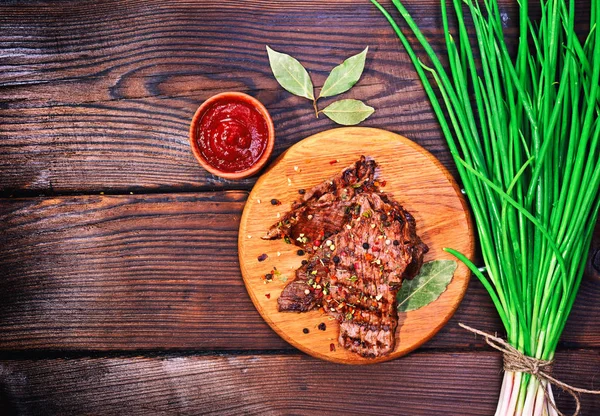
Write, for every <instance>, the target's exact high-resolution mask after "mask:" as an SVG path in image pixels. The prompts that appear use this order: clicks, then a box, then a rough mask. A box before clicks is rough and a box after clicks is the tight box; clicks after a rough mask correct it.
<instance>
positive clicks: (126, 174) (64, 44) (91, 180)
mask: <svg viewBox="0 0 600 416" xmlns="http://www.w3.org/2000/svg"><path fill="white" fill-rule="evenodd" d="M410 3H412V4H410ZM501 3H502V5H503V8H505V9H506V10H504V9H503V11H506V12H507V13H508V14H509V15H511V13H512V12H511V7H509V5H510V4H512V2H511V1H509V0H503V1H502V2H501ZM62 4H63V5H62V6H57V3H48V4H47V3H43V2H30V3H21V2H17V3H13V2H9V3H6V2H3V3H2V4H0V24H1V26H2V28H3V30H2V33H1V34H0V56H2V60H1V62H0V103H1V104H0V172H1V174H2V181H0V192H2V193H3V194H6V195H9V194H11V193H28V194H39V193H74V192H82V191H85V192H98V191H111V192H122V191H129V190H135V191H136V192H138V191H142V190H144V189H150V190H163V191H164V190H167V189H168V190H171V191H173V190H175V191H176V190H179V191H181V190H204V189H213V190H214V189H232V188H241V189H250V187H251V185H252V183H253V180H251V179H250V180H245V181H242V182H230V181H226V180H222V179H219V178H217V177H214V176H212V175H210V174H208V173H207V172H206V171H204V170H203V169H202V168H201V167H200V166H199V165H198V163H197V162H196V161H195V160H194V158H193V157H192V155H191V152H190V148H189V144H188V140H187V130H188V126H189V122H190V120H191V118H192V115H193V114H194V111H195V110H196V108H197V107H198V105H199V104H200V103H202V102H203V101H204V100H205V99H207V98H208V97H209V96H211V95H213V94H215V93H218V92H222V91H227V90H236V91H242V92H246V93H249V94H251V95H253V96H255V97H256V98H258V99H259V100H261V101H262V102H263V103H264V104H265V106H266V107H267V109H268V110H269V111H270V112H271V114H272V116H273V120H274V122H275V128H276V132H277V140H276V146H275V151H274V154H273V157H276V156H277V155H279V154H280V153H281V152H282V151H283V150H285V149H287V148H288V147H289V146H290V145H291V144H293V143H295V142H297V141H299V140H300V139H302V138H304V137H307V136H309V135H311V134H314V133H317V132H318V131H321V130H324V129H326V128H331V127H333V126H334V124H333V123H332V122H331V121H329V120H328V119H327V118H326V117H320V118H319V119H315V117H314V113H313V111H312V107H311V105H310V103H309V102H308V101H306V100H304V99H302V98H298V97H294V96H292V95H291V94H289V93H288V92H286V91H284V90H283V89H282V88H281V87H280V86H279V85H278V84H277V82H276V81H275V79H274V78H273V76H272V74H271V73H270V69H269V65H268V59H267V54H266V51H265V45H266V44H269V45H271V46H272V47H273V48H275V49H277V50H281V51H284V52H286V53H290V54H292V55H294V56H295V57H297V58H298V59H299V60H300V61H301V62H302V63H303V64H304V65H306V67H307V68H308V69H309V70H310V72H311V74H312V78H313V81H314V83H315V85H316V86H317V87H318V86H321V85H322V84H323V82H324V81H325V78H326V76H327V73H328V72H329V71H330V70H331V69H332V68H333V67H334V66H335V65H337V64H339V63H340V62H341V61H343V60H344V59H346V58H347V57H349V56H350V55H352V54H355V53H357V52H359V51H361V50H362V49H364V47H365V46H367V45H369V51H370V52H369V56H368V58H367V64H366V70H365V73H364V75H363V77H362V79H361V80H360V82H359V83H358V84H357V86H356V87H355V88H353V90H352V91H350V92H349V93H347V94H345V95H344V97H345V98H360V99H362V100H364V101H366V102H367V103H368V104H369V105H371V106H373V107H375V108H376V112H375V114H374V115H373V116H372V117H370V118H369V120H367V121H366V123H364V125H365V126H372V127H379V128H385V129H389V130H392V131H396V132H398V133H401V134H403V135H405V136H407V137H410V138H411V139H413V140H415V141H416V142H418V143H419V144H421V145H422V146H424V147H425V148H427V149H428V150H429V151H431V152H432V153H433V154H434V155H436V157H438V158H439V159H440V160H441V161H442V163H443V164H445V165H446V167H448V168H449V169H450V170H451V171H452V172H455V170H454V169H455V168H454V166H453V164H452V163H451V159H450V155H449V153H448V152H447V150H446V149H447V148H446V145H445V144H444V143H443V141H442V140H440V137H441V135H440V131H439V127H438V126H437V123H436V122H435V119H434V116H433V113H432V111H431V109H430V106H429V103H428V102H427V99H426V96H425V94H424V92H423V90H422V87H421V85H420V84H419V82H418V81H417V76H416V73H415V72H414V70H413V69H412V66H411V64H410V62H409V59H408V57H407V55H406V54H405V53H404V52H403V50H402V48H401V46H400V43H399V41H398V40H397V38H396V37H395V35H394V34H393V32H392V29H391V28H390V27H389V25H388V23H387V22H386V21H385V19H384V18H383V17H382V16H381V15H380V14H379V12H378V11H377V10H376V9H375V7H374V6H372V5H371V4H370V3H369V2H368V1H364V0H358V1H357V0H355V1H350V0H345V1H334V2H332V1H326V0H311V1H308V2H302V5H298V4H296V5H294V4H292V3H290V2H289V1H285V0H283V1H273V2H266V1H248V2H244V4H243V5H242V4H240V3H239V2H231V1H216V0H210V1H192V2H190V1H185V0H174V1H169V2H164V1H159V0H149V1H137V0H131V1H102V2H96V1H89V0H88V1H81V2H69V1H64V2H62ZM407 4H408V7H409V9H410V11H411V12H413V13H414V16H415V19H416V20H417V22H418V23H419V24H420V25H421V26H422V27H423V28H424V31H425V33H426V34H428V35H431V37H432V38H431V39H432V41H433V43H434V45H435V46H436V47H440V46H441V40H442V37H441V36H438V35H440V34H441V24H440V16H439V11H438V8H439V6H438V4H437V3H436V1H432V0H428V1H426V2H421V1H419V2H416V1H414V2H410V1H409V2H407ZM125 23H126V24H125ZM84 28H85V30H83V29H84ZM334 99H335V98H332V99H327V100H324V101H323V103H322V105H327V104H329V103H330V102H332V101H333V100H334Z"/></svg>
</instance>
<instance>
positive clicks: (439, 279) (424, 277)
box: [396, 260, 457, 312]
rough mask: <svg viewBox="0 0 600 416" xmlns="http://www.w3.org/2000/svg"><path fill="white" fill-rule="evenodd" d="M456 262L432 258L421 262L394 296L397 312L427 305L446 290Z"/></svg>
mask: <svg viewBox="0 0 600 416" xmlns="http://www.w3.org/2000/svg"><path fill="white" fill-rule="evenodd" d="M456 267H457V264H456V262H455V261H453V260H434V261H430V262H427V263H425V264H423V266H422V267H421V271H420V272H419V274H418V275H417V276H415V278H414V279H412V280H404V281H403V282H402V287H401V288H400V290H399V291H398V295H397V297H396V299H397V301H398V312H408V311H414V310H415V309H419V308H422V307H423V306H426V305H429V304H430V303H431V302H433V301H434V300H436V299H437V298H439V297H440V295H441V294H442V293H444V292H445V291H446V288H447V287H448V285H449V284H450V281H451V280H452V276H453V275H454V271H455V270H456Z"/></svg>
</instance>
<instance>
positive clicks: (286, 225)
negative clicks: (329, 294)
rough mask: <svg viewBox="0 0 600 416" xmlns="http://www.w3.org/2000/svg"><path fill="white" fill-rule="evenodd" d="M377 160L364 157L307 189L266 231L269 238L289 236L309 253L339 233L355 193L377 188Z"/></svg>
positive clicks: (347, 215)
mask: <svg viewBox="0 0 600 416" xmlns="http://www.w3.org/2000/svg"><path fill="white" fill-rule="evenodd" d="M375 167H376V163H375V162H374V161H372V160H370V161H367V160H366V159H365V158H364V157H361V159H360V160H359V161H357V162H356V163H354V164H353V165H352V166H350V167H349V168H347V169H344V170H343V171H342V172H341V173H340V174H338V175H336V176H335V177H333V178H331V179H329V180H326V181H324V182H322V183H321V184H319V185H317V186H315V187H314V188H312V189H311V190H308V191H306V193H305V194H304V196H303V198H302V199H301V200H299V201H296V202H294V203H293V204H292V210H291V211H290V212H288V213H287V214H286V215H284V216H283V218H281V220H280V221H279V222H278V223H277V224H274V225H273V226H272V227H271V228H270V229H269V231H268V232H267V236H266V237H265V238H267V239H276V238H283V237H287V238H289V239H290V241H293V242H294V244H296V245H299V246H301V247H302V248H304V249H305V250H306V251H307V252H309V253H310V252H312V251H313V250H314V247H319V246H320V245H321V243H323V242H324V241H325V239H327V238H328V237H329V236H331V235H332V234H334V233H337V232H339V231H340V230H341V229H342V227H343V226H344V224H346V223H347V222H348V221H349V220H350V218H351V215H352V212H350V210H349V208H350V206H351V205H352V204H353V202H352V201H353V199H354V197H355V196H356V195H358V194H360V193H362V192H373V191H374V190H375V185H374V176H375Z"/></svg>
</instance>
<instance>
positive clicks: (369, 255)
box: [354, 253, 375, 267]
mask: <svg viewBox="0 0 600 416" xmlns="http://www.w3.org/2000/svg"><path fill="white" fill-rule="evenodd" d="M374 258H375V257H373V255H372V254H371V253H367V254H365V260H366V261H371V260H373V259H374ZM354 267H356V265H355V266H354Z"/></svg>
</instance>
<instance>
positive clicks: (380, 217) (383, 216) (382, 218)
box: [379, 212, 387, 221]
mask: <svg viewBox="0 0 600 416" xmlns="http://www.w3.org/2000/svg"><path fill="white" fill-rule="evenodd" d="M379 219H380V220H381V221H385V220H387V215H386V214H385V212H382V213H381V214H380V215H379Z"/></svg>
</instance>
